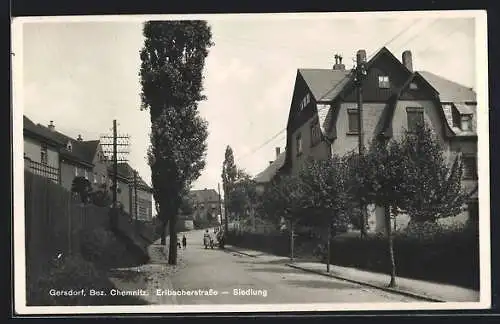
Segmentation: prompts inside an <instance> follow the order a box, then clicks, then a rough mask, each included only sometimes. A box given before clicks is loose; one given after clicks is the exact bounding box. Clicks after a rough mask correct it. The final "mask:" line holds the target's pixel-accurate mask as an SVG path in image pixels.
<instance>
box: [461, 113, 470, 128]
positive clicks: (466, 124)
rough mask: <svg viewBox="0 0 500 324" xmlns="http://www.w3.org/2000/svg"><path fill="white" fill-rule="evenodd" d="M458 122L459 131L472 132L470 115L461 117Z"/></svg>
mask: <svg viewBox="0 0 500 324" xmlns="http://www.w3.org/2000/svg"><path fill="white" fill-rule="evenodd" d="M460 121H461V123H460V129H462V130H463V131H472V115H461V116H460Z"/></svg>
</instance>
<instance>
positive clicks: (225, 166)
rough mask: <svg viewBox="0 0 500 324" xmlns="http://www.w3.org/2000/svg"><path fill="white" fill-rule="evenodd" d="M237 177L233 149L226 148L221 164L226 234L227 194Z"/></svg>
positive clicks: (228, 209) (226, 229)
mask: <svg viewBox="0 0 500 324" xmlns="http://www.w3.org/2000/svg"><path fill="white" fill-rule="evenodd" d="M237 176H238V171H237V168H236V165H235V164H234V154H233V149H232V148H231V146H229V145H228V146H227V147H226V151H225V153H224V162H223V163H222V190H223V191H224V209H225V213H224V214H225V215H226V217H225V222H224V226H225V231H226V233H227V231H228V222H227V220H228V218H227V215H228V214H229V211H230V207H228V205H229V204H230V202H229V200H230V199H229V193H230V191H231V189H232V186H233V184H234V182H235V181H236V178H237Z"/></svg>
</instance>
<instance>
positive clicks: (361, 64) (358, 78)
mask: <svg viewBox="0 0 500 324" xmlns="http://www.w3.org/2000/svg"><path fill="white" fill-rule="evenodd" d="M365 61H366V51H365V50H359V51H358V53H357V54H356V71H355V78H354V81H355V84H356V90H357V91H356V95H357V102H358V128H359V130H358V135H359V137H358V150H359V157H360V158H362V157H363V155H364V153H365V152H364V148H365V145H364V129H363V80H364V79H365V77H366V74H367V72H366V68H365V63H366V62H365ZM360 209H361V236H362V237H365V236H366V223H367V212H366V206H365V205H364V203H363V202H362V201H361V202H360Z"/></svg>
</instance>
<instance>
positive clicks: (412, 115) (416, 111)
mask: <svg viewBox="0 0 500 324" xmlns="http://www.w3.org/2000/svg"><path fill="white" fill-rule="evenodd" d="M406 115H407V119H408V131H409V132H410V133H415V132H416V131H417V128H418V127H421V126H423V125H424V109H423V108H412V107H408V108H406Z"/></svg>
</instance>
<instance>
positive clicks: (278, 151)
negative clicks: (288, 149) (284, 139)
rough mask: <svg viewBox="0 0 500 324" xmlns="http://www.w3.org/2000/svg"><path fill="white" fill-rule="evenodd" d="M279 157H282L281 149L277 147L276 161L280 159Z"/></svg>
mask: <svg viewBox="0 0 500 324" xmlns="http://www.w3.org/2000/svg"><path fill="white" fill-rule="evenodd" d="M279 155H280V148H279V147H276V159H277V158H278V156H279Z"/></svg>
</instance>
